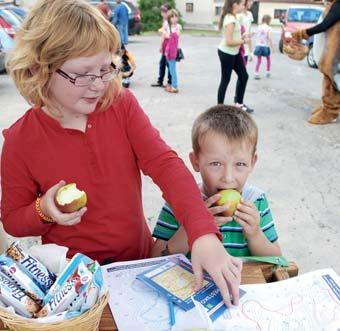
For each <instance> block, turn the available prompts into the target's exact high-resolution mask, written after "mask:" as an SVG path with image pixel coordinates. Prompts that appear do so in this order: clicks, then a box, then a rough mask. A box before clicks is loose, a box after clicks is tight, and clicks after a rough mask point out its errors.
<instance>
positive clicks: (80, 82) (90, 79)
mask: <svg viewBox="0 0 340 331" xmlns="http://www.w3.org/2000/svg"><path fill="white" fill-rule="evenodd" d="M111 67H112V69H111V70H109V71H107V72H104V73H103V74H102V75H99V76H97V75H76V76H75V77H74V78H72V77H70V76H69V75H68V74H67V73H66V72H65V71H62V70H61V69H57V70H56V72H57V73H58V74H59V75H60V76H62V77H64V78H65V79H67V80H68V81H69V82H71V83H72V84H74V85H75V86H88V85H91V84H93V83H94V82H95V80H96V79H97V78H100V79H101V80H102V82H109V81H110V80H112V79H113V78H114V77H115V76H117V75H118V73H119V71H120V70H119V69H117V68H116V66H115V64H113V63H111Z"/></svg>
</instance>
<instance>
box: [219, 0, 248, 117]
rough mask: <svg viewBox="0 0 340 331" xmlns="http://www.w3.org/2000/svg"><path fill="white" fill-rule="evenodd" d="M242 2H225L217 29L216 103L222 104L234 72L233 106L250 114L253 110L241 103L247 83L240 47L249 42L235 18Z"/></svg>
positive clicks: (234, 0) (237, 0)
mask: <svg viewBox="0 0 340 331" xmlns="http://www.w3.org/2000/svg"><path fill="white" fill-rule="evenodd" d="M244 8H245V7H244V0H225V2H224V6H223V10H222V15H221V18H220V22H219V28H220V29H221V30H222V33H223V38H222V40H221V42H220V45H219V47H218V57H219V59H220V63H221V81H220V85H219V87H218V93H217V103H218V104H223V103H224V99H225V94H226V91H227V87H228V85H229V82H230V78H231V73H232V71H233V70H234V71H235V72H236V74H237V77H238V81H239V83H238V84H237V86H236V97H235V106H236V107H239V108H241V109H242V110H244V111H246V112H248V113H252V112H253V111H254V110H253V109H251V108H249V107H247V106H246V105H245V104H244V103H243V98H244V93H245V91H246V86H247V82H248V73H247V70H246V66H245V63H244V61H243V58H242V55H241V53H240V47H241V46H242V45H244V44H248V43H249V42H250V38H249V37H248V36H247V35H243V36H242V34H241V24H240V22H239V20H238V18H237V17H236V15H237V14H240V13H242V12H243V11H244Z"/></svg>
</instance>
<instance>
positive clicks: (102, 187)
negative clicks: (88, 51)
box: [1, 91, 218, 262]
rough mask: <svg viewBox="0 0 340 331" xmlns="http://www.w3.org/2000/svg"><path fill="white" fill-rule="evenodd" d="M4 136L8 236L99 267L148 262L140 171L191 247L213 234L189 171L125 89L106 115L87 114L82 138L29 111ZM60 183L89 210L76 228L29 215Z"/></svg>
mask: <svg viewBox="0 0 340 331" xmlns="http://www.w3.org/2000/svg"><path fill="white" fill-rule="evenodd" d="M3 134H4V137H5V141H4V145H3V150H2V156H1V185H2V201H1V212H2V221H3V224H4V227H5V230H6V231H7V232H8V233H9V234H11V235H13V236H16V237H23V236H42V241H43V243H56V244H59V245H64V246H67V247H69V257H71V256H73V255H74V254H75V253H77V252H82V253H84V254H86V255H88V256H90V257H91V258H94V259H97V260H98V261H99V262H102V261H103V260H104V259H112V260H114V261H124V260H132V259H140V258H146V257H148V256H149V253H150V249H151V247H152V243H153V241H152V238H151V234H150V231H149V228H148V226H147V223H146V221H145V218H144V215H143V208H142V195H141V191H142V190H141V174H140V171H141V170H142V171H143V173H144V174H145V175H148V176H150V177H151V178H152V179H153V181H154V182H155V183H156V184H157V185H158V186H159V187H160V189H161V190H162V192H163V197H164V199H166V200H167V201H168V202H169V203H170V204H171V206H173V207H174V212H175V215H176V218H177V219H179V220H181V222H182V224H183V225H184V227H185V229H186V231H187V233H188V237H189V245H190V246H191V245H192V243H193V242H194V240H196V239H197V238H198V237H200V236H201V235H204V234H208V233H216V234H218V230H217V228H216V226H215V224H214V220H213V217H212V215H211V214H210V213H209V212H208V210H207V208H206V207H205V206H204V204H203V202H202V199H201V195H200V192H199V190H198V187H197V185H196V183H195V181H194V179H193V177H192V175H191V174H190V172H189V170H188V169H187V168H186V167H185V165H184V163H183V161H182V160H181V159H180V158H179V157H178V156H177V154H176V153H175V152H174V151H173V150H171V148H170V147H169V146H167V145H166V144H165V143H164V141H163V140H162V139H161V137H160V135H159V132H158V131H157V130H156V129H155V128H154V127H153V126H152V124H151V123H150V121H149V119H148V117H147V116H146V114H145V113H144V112H143V110H142V109H141V107H140V106H139V104H138V102H137V100H136V99H135V97H134V96H133V95H132V94H131V92H129V91H124V92H123V93H122V94H121V96H120V97H119V98H118V99H117V100H116V101H115V102H114V104H113V105H112V106H111V107H110V108H109V109H107V110H106V111H104V112H99V111H97V110H96V111H95V112H94V113H92V114H90V115H89V116H88V121H87V128H86V131H85V132H81V131H78V130H73V129H65V128H62V127H61V126H60V124H59V122H58V121H56V120H54V119H53V118H52V117H50V116H48V115H47V114H45V113H44V112H43V111H42V110H41V109H38V108H32V109H30V110H28V111H27V112H26V114H25V115H24V116H23V117H22V118H20V119H19V120H18V121H17V122H16V123H14V124H13V125H12V126H11V127H10V128H9V129H6V130H4V132H3ZM62 179H63V180H65V181H66V182H67V183H71V182H74V183H76V184H77V187H78V188H80V189H81V190H85V191H86V193H87V196H88V203H87V209H88V210H87V212H86V213H85V215H84V216H83V217H82V220H81V222H80V223H79V224H77V225H75V226H61V225H58V224H46V223H44V222H42V220H41V219H40V217H39V216H38V214H37V212H36V210H35V204H34V203H35V200H36V198H37V196H38V195H39V194H44V193H45V192H46V191H47V190H48V189H49V188H50V187H51V186H53V185H55V184H56V183H58V182H59V181H60V180H62Z"/></svg>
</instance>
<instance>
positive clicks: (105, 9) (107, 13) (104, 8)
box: [97, 0, 112, 20]
mask: <svg viewBox="0 0 340 331" xmlns="http://www.w3.org/2000/svg"><path fill="white" fill-rule="evenodd" d="M97 8H98V9H99V10H100V12H101V13H102V14H103V16H104V17H105V18H106V19H107V20H110V18H111V15H112V11H111V9H110V7H109V5H108V4H107V1H106V0H100V3H98V5H97Z"/></svg>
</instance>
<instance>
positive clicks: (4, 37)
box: [0, 26, 14, 73]
mask: <svg viewBox="0 0 340 331" xmlns="http://www.w3.org/2000/svg"><path fill="white" fill-rule="evenodd" d="M13 46H14V41H13V39H12V38H11V37H10V36H9V35H8V34H7V32H6V31H5V29H4V28H3V27H2V26H0V73H2V72H4V71H5V70H6V68H5V60H6V56H7V53H8V52H9V51H10V50H11V49H12V48H13Z"/></svg>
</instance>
